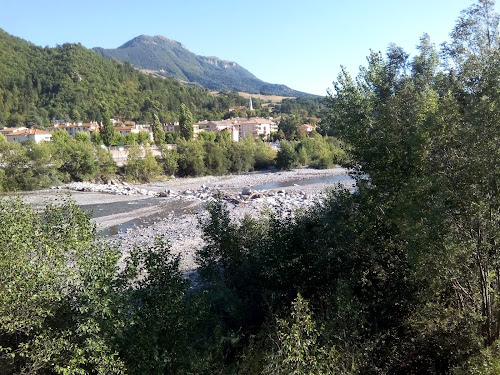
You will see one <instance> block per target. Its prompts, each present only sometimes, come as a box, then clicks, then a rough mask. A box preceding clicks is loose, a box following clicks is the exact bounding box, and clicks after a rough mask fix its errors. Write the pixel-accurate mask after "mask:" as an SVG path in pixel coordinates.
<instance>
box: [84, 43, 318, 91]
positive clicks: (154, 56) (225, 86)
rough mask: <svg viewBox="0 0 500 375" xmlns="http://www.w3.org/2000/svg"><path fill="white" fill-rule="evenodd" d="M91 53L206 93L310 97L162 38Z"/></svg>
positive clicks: (240, 67) (224, 61)
mask: <svg viewBox="0 0 500 375" xmlns="http://www.w3.org/2000/svg"><path fill="white" fill-rule="evenodd" d="M92 50H93V51H94V52H96V53H98V54H100V55H101V56H103V57H105V58H107V59H110V60H113V59H115V60H118V61H122V62H125V61H126V62H129V63H130V64H132V65H133V66H135V67H136V68H139V69H144V70H150V71H154V72H155V73H156V74H158V75H161V76H165V77H171V78H176V79H178V80H180V81H186V82H189V83H193V84H199V85H201V86H203V87H206V88H208V89H210V90H217V91H221V90H233V91H243V92H248V93H264V94H274V95H281V96H314V95H312V94H308V93H305V92H301V91H297V90H293V89H291V88H289V87H287V86H285V85H282V84H273V83H268V82H265V81H262V80H260V79H259V78H257V77H256V76H255V75H254V74H252V73H251V72H249V71H248V70H246V69H245V68H243V67H242V66H241V65H239V64H238V63H236V62H234V61H230V60H223V59H220V58H218V57H216V56H201V55H196V54H195V53H193V52H191V51H189V50H188V49H187V48H186V46H184V45H183V44H182V43H180V42H178V41H175V40H173V39H170V38H168V37H165V36H163V35H155V36H148V35H139V36H137V37H135V38H133V39H131V40H129V41H127V42H125V43H124V44H122V45H121V46H119V47H118V48H115V49H105V48H102V47H94V48H93V49H92Z"/></svg>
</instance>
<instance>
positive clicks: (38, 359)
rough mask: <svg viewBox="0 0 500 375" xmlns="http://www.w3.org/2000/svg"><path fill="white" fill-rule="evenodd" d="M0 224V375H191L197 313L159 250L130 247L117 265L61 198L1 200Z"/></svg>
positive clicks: (85, 220)
mask: <svg viewBox="0 0 500 375" xmlns="http://www.w3.org/2000/svg"><path fill="white" fill-rule="evenodd" d="M0 221H1V222H2V226H1V227H0V245H1V249H2V250H1V251H2V256H1V257H0V285H1V286H0V373H2V374H6V373H16V374H17V373H36V374H54V373H57V374H87V373H91V374H103V375H104V374H124V373H131V374H144V373H148V374H160V373H164V372H165V371H167V372H169V373H184V372H185V371H186V372H190V371H194V372H197V371H198V370H196V368H197V366H201V364H203V362H202V361H201V360H198V359H197V358H198V357H197V355H196V353H194V352H193V350H192V348H193V347H195V346H196V345H197V344H196V340H195V339H194V337H195V336H196V337H197V338H200V336H199V332H198V323H197V322H198V321H201V319H203V308H202V306H201V305H200V304H201V300H200V299H196V298H189V297H188V296H187V294H186V293H187V282H186V281H185V280H183V278H182V277H181V274H180V271H179V267H178V266H179V259H178V257H174V256H173V255H172V254H171V253H170V250H169V246H168V244H166V243H164V242H162V241H160V240H158V241H157V242H156V243H155V245H153V246H150V247H146V248H135V249H133V250H132V251H131V253H130V256H129V257H128V258H127V260H126V261H125V264H122V265H121V266H119V263H118V261H119V259H120V257H121V253H120V252H118V251H117V250H115V249H113V248H110V247H109V246H108V245H107V244H106V243H105V242H104V241H103V240H102V239H101V238H100V237H98V236H97V235H96V228H95V225H94V224H92V223H91V222H90V220H89V216H88V214H86V213H84V212H82V211H81V209H80V208H79V207H78V206H76V205H75V204H74V203H73V202H71V201H69V200H67V201H63V202H60V205H59V206H48V207H47V208H46V209H45V211H44V212H42V213H39V212H36V211H34V210H33V209H32V208H30V207H28V206H27V205H25V204H23V203H21V202H20V201H19V200H10V199H3V200H1V201H0ZM190 332H191V333H190ZM191 334H192V335H194V336H191ZM200 351H201V349H200ZM199 369H202V367H199Z"/></svg>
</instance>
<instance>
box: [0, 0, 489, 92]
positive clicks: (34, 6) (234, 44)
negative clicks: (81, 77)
mask: <svg viewBox="0 0 500 375" xmlns="http://www.w3.org/2000/svg"><path fill="white" fill-rule="evenodd" d="M471 4H473V0H399V1H396V0H378V1H376V0H347V1H346V0H342V1H337V0H303V1H293V0H292V1H284V0H266V1H264V0H246V1H240V0H176V1H172V0H163V1H157V0H142V1H139V0H135V1H131V0H121V1H117V0H100V1H96V0H86V1H78V2H77V1H72V0H45V1H43V0H2V4H1V6H0V28H2V29H4V30H5V31H6V32H8V33H9V34H12V35H15V36H18V37H21V38H23V39H26V40H28V41H30V42H32V43H34V44H36V45H40V46H46V45H48V46H51V47H53V46H55V45H56V44H63V43H66V42H71V43H73V42H80V43H82V45H84V46H85V47H88V48H92V47H104V48H116V47H118V46H120V45H122V44H123V43H125V42H126V41H128V40H130V39H132V38H134V37H136V36H138V35H141V34H145V35H164V36H166V37H168V38H171V39H174V40H177V41H179V42H181V43H183V44H184V45H185V46H186V47H187V48H188V49H189V50H190V51H192V52H194V53H196V54H198V55H204V56H217V57H219V58H221V59H225V60H232V61H235V62H237V63H238V64H240V65H241V66H243V67H244V68H246V69H248V70H249V71H250V72H252V73H253V74H255V75H256V76H257V77H258V78H260V79H262V80H264V81H267V82H271V83H282V84H285V85H287V86H289V87H291V88H293V89H296V90H301V91H306V92H310V93H314V94H319V95H324V94H326V89H327V88H328V87H331V86H332V81H334V80H335V79H336V78H337V75H338V73H339V71H340V66H341V65H344V66H345V67H346V68H347V70H348V71H349V72H350V73H351V74H353V75H355V74H357V72H358V67H359V66H360V65H365V64H366V56H367V55H368V54H369V51H370V49H373V50H375V51H385V50H386V48H387V46H388V44H389V43H391V42H394V43H396V44H398V45H400V46H402V47H403V48H404V49H405V50H406V51H407V52H409V53H410V54H413V53H414V47H415V45H417V44H418V42H419V38H420V37H421V36H422V34H423V33H424V32H426V33H428V34H429V35H430V37H431V40H432V41H433V42H434V43H435V44H436V45H439V44H440V43H442V42H443V41H446V40H448V38H449V33H450V32H451V30H452V28H453V26H454V24H455V21H456V19H457V18H458V16H459V15H460V11H461V10H463V9H465V8H467V7H469V6H470V5H471ZM497 9H498V7H497Z"/></svg>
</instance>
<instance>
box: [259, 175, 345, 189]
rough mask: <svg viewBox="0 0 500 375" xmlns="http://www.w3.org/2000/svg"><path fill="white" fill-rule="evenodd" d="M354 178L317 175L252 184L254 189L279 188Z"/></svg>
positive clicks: (331, 182)
mask: <svg viewBox="0 0 500 375" xmlns="http://www.w3.org/2000/svg"><path fill="white" fill-rule="evenodd" d="M352 180H353V179H352V178H351V177H350V176H349V175H347V174H339V175H335V176H324V177H316V178H309V179H305V180H299V179H297V180H288V181H282V182H271V183H268V184H262V185H254V186H251V188H252V189H253V190H270V189H279V188H283V187H289V186H296V185H299V186H306V185H315V184H335V183H338V182H340V181H352Z"/></svg>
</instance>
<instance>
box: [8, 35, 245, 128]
mask: <svg viewBox="0 0 500 375" xmlns="http://www.w3.org/2000/svg"><path fill="white" fill-rule="evenodd" d="M101 102H105V103H106V104H107V107H108V109H109V113H110V115H111V116H117V117H119V118H121V119H124V120H134V121H138V122H151V121H152V118H153V114H154V113H156V114H158V116H159V117H160V119H161V120H162V121H163V122H168V121H174V120H176V119H177V118H178V113H179V108H180V105H181V103H185V104H186V105H188V106H189V108H190V110H191V112H192V113H193V114H194V115H195V117H196V118H197V119H220V118H222V116H224V114H225V113H226V112H227V111H228V109H229V107H230V106H235V105H246V104H247V103H248V99H246V98H243V97H240V96H238V95H237V94H232V93H228V94H227V95H219V96H217V97H216V96H214V95H212V94H211V93H210V91H209V90H207V89H205V88H201V87H186V86H185V85H183V84H181V83H180V82H179V81H178V80H174V79H170V78H167V79H166V78H157V77H152V76H151V75H147V74H144V73H141V72H140V71H139V70H137V69H135V68H134V67H133V66H132V65H131V64H129V63H119V62H116V61H109V60H107V59H105V58H103V57H102V56H99V55H98V54H96V53H95V52H94V51H92V50H89V49H87V48H85V47H83V46H82V45H81V44H69V43H66V44H63V45H62V46H57V47H55V48H49V47H45V48H42V47H39V46H36V45H34V44H32V43H29V42H27V41H25V40H23V39H20V38H18V37H15V36H12V35H10V34H8V33H6V32H5V31H4V30H2V29H0V128H2V127H3V126H25V125H28V126H40V127H43V126H47V125H48V124H49V121H50V119H52V118H56V119H66V120H71V121H85V122H88V121H94V120H98V119H99V116H100V113H99V111H98V107H99V105H100V103H101Z"/></svg>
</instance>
